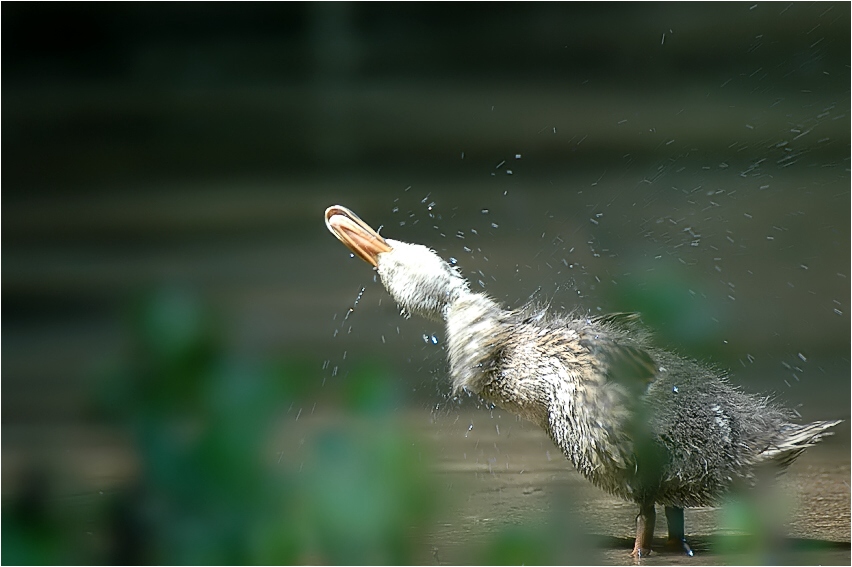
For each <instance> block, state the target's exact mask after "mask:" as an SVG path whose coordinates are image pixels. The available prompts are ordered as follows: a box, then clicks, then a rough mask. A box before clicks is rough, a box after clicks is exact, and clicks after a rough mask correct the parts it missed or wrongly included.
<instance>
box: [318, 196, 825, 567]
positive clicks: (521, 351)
mask: <svg viewBox="0 0 852 567" xmlns="http://www.w3.org/2000/svg"><path fill="white" fill-rule="evenodd" d="M325 222H326V226H327V227H328V229H329V230H330V231H331V232H332V234H334V235H335V236H336V237H337V238H338V239H339V240H340V241H341V242H343V243H344V244H345V245H346V246H347V247H348V248H349V249H350V250H351V251H352V252H353V253H354V254H355V255H357V256H358V257H359V258H361V259H362V260H364V261H366V262H367V263H369V264H371V265H372V266H373V267H374V268H375V269H376V271H377V272H378V274H379V278H380V279H381V282H382V284H383V285H384V287H385V288H386V289H387V291H388V293H389V294H390V295H391V297H393V299H394V300H395V301H396V302H397V303H398V304H399V306H400V308H401V310H402V312H403V313H404V314H405V315H407V316H409V315H418V316H421V317H425V318H427V319H431V320H435V321H442V322H443V323H444V324H445V326H446V343H447V357H448V359H449V367H450V368H449V372H450V377H451V380H452V385H453V389H454V391H456V392H458V391H468V392H471V393H473V394H476V395H479V396H480V397H481V398H482V399H484V400H485V401H487V402H490V403H493V404H495V405H497V406H500V407H502V408H504V409H505V410H507V411H509V412H512V413H514V414H516V415H518V416H521V417H522V418H525V419H527V420H529V421H532V422H533V423H535V424H537V425H538V426H540V427H541V428H542V429H544V431H546V432H547V434H548V435H549V436H550V438H551V440H552V441H553V443H554V444H556V446H558V447H559V449H560V450H561V451H562V453H563V454H564V455H565V456H566V457H567V458H568V460H569V461H571V463H573V465H574V467H575V468H576V469H577V470H578V471H579V472H580V473H581V474H582V475H583V476H585V477H586V478H587V479H588V480H590V481H591V482H592V483H594V484H595V485H596V486H598V487H600V488H602V489H603V490H605V491H607V492H609V493H610V494H613V495H615V496H618V497H620V498H622V499H625V500H628V501H633V502H635V503H636V504H638V506H639V513H638V515H637V517H636V539H635V541H634V545H633V551H632V555H633V556H634V557H637V558H639V557H645V556H647V555H649V554H650V552H651V541H652V538H653V536H654V523H655V519H656V505H661V506H663V507H664V508H665V514H666V521H667V526H668V540H667V545H666V547H667V548H673V549H675V550H678V551H679V552H682V553H685V554H686V555H690V556H691V555H692V554H693V552H692V549H691V548H690V546H689V544H688V543H687V541H686V539H685V530H684V513H683V512H684V508H687V507H695V506H709V505H713V504H717V503H718V502H719V500H720V498H721V497H723V496H724V495H725V494H727V493H728V492H729V491H730V490H731V489H733V488H735V487H737V486H740V485H744V486H748V485H752V484H754V482H755V479H756V476H757V471H758V469H759V468H760V467H763V466H765V465H770V466H773V467H776V468H777V470H783V469H784V468H786V467H787V466H788V465H789V464H790V463H791V462H793V460H795V459H796V458H797V457H798V456H799V455H800V454H801V453H802V452H803V451H804V450H805V449H806V448H808V447H810V446H812V445H814V444H815V443H817V442H818V441H819V440H820V439H821V438H823V437H824V436H826V435H830V434H831V432H830V431H828V429H829V428H831V427H833V426H835V425H837V424H838V423H840V421H841V420H833V421H816V422H813V423H808V424H804V425H800V424H796V423H794V422H793V420H792V416H791V412H789V411H788V410H786V409H784V408H782V407H780V406H777V405H775V404H774V403H773V402H771V401H770V399H769V398H768V397H759V396H755V395H751V394H747V393H744V392H742V391H740V390H739V389H738V388H736V387H734V386H732V385H731V384H730V383H729V382H728V381H727V379H726V377H725V375H724V374H723V373H722V372H720V371H718V370H716V369H714V368H711V367H709V366H707V365H705V364H702V363H699V362H697V361H695V360H691V359H688V358H684V357H681V356H679V355H676V354H674V353H671V352H669V351H666V350H663V349H660V348H658V347H656V346H654V345H653V344H652V342H651V340H650V336H649V333H648V332H647V331H646V330H645V329H644V328H643V327H642V325H641V324H640V323H639V320H638V316H637V315H635V314H623V313H622V314H613V315H605V316H590V315H584V314H582V313H580V312H579V311H575V312H571V313H567V314H552V313H549V312H548V311H547V310H536V309H533V308H525V309H520V310H508V309H505V308H503V307H502V306H501V305H500V304H498V303H497V302H496V301H494V300H493V299H491V298H490V297H488V296H487V295H486V294H484V293H478V292H474V291H471V289H470V286H469V284H468V282H467V280H465V279H464V277H462V275H461V274H460V273H459V271H458V270H457V269H456V268H455V267H454V266H451V265H450V264H448V263H447V262H446V261H444V260H443V259H442V258H441V257H440V256H438V255H437V254H436V253H435V252H434V251H433V250H430V249H429V248H427V247H425V246H421V245H419V244H409V243H407V242H400V241H397V240H391V239H390V238H388V239H385V238H383V237H382V236H380V235H379V234H378V233H377V232H376V231H375V230H373V229H372V228H371V227H370V226H369V225H367V224H366V223H365V222H364V221H362V220H361V219H360V218H358V216H357V215H356V214H355V213H353V212H352V211H350V210H349V209H347V208H345V207H342V206H339V205H335V206H332V207H329V208H328V209H327V210H326V212H325Z"/></svg>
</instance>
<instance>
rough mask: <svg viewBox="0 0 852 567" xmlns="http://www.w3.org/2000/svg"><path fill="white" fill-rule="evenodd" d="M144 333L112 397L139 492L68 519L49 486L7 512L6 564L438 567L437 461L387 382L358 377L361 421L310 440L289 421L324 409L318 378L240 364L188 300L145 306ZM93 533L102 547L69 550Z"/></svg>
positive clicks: (302, 369)
mask: <svg viewBox="0 0 852 567" xmlns="http://www.w3.org/2000/svg"><path fill="white" fill-rule="evenodd" d="M129 321H130V340H129V344H128V349H127V353H125V355H124V356H123V358H122V360H121V362H120V364H119V365H118V368H117V369H116V370H115V371H114V372H111V373H109V374H108V376H107V377H106V379H105V380H104V381H103V382H102V384H101V387H100V389H99V391H98V392H96V397H97V398H98V400H99V407H100V408H101V410H102V412H103V415H104V416H105V419H107V420H108V421H109V422H110V423H111V424H112V425H113V426H117V427H119V428H121V429H122V430H124V431H126V432H127V433H128V434H129V437H130V439H132V442H133V445H134V447H133V449H134V452H135V453H136V454H137V458H138V463H139V470H138V474H137V476H136V478H134V479H132V480H130V481H129V482H128V483H127V484H126V486H125V487H124V488H122V489H120V490H118V491H116V492H113V493H111V494H109V495H108V496H107V497H106V501H105V503H103V504H102V505H99V506H95V507H94V509H92V508H91V507H90V508H89V509H86V510H84V509H82V508H78V509H76V511H75V513H74V514H71V515H70V516H68V517H66V518H60V517H57V515H56V514H55V513H54V511H55V509H56V506H55V504H52V503H51V501H50V497H49V496H48V495H47V491H46V486H47V484H49V483H48V482H40V483H37V484H36V485H34V486H33V487H32V489H31V490H30V491H29V492H28V493H26V494H20V495H19V496H18V498H17V499H16V500H15V501H14V502H13V503H12V504H10V505H9V506H8V507H7V508H6V509H4V515H3V517H4V522H3V536H4V544H5V545H4V551H3V561H4V562H7V563H22V564H23V563H33V564H50V563H79V562H82V563H115V564H136V563H153V564H257V563H260V564H282V563H283V564H292V563H342V564H361V563H370V564H376V563H412V562H417V561H418V558H419V557H420V556H421V555H423V544H422V542H421V541H420V540H419V539H418V533H419V532H420V531H422V529H423V528H424V527H426V526H428V523H429V518H430V516H431V514H432V512H433V511H434V509H435V506H436V505H437V503H438V499H436V498H435V494H434V490H433V487H432V486H431V484H430V478H431V477H430V476H429V474H428V473H427V465H428V462H429V459H428V456H427V457H424V456H423V455H422V453H421V452H422V448H421V447H419V445H418V443H417V440H416V439H414V438H412V436H410V435H408V434H406V432H405V431H404V430H403V429H402V428H401V427H399V425H398V423H397V422H396V421H395V420H394V419H393V416H392V415H391V411H392V410H393V409H394V407H395V402H396V401H397V400H396V398H395V395H394V393H393V389H392V388H387V387H386V386H385V385H386V383H388V382H390V379H389V377H388V376H387V373H386V372H384V373H383V372H382V371H381V368H379V367H378V366H376V365H369V366H366V367H364V368H357V367H356V368H353V370H352V372H351V374H350V376H348V381H347V382H346V383H345V386H344V388H342V390H343V394H342V398H343V399H342V400H341V401H342V404H341V405H342V409H345V410H346V411H347V412H348V413H342V414H334V417H333V418H332V419H329V420H327V421H328V422H327V423H325V422H322V423H320V424H319V425H316V424H314V425H312V426H311V427H310V428H306V427H305V428H303V427H301V424H302V423H304V420H305V419H306V418H302V421H301V422H300V421H299V420H298V418H294V417H293V412H289V413H288V407H292V406H293V405H296V406H302V405H308V404H311V403H315V402H311V398H310V396H311V395H312V393H313V392H315V388H314V387H313V386H311V384H313V383H319V382H321V379H322V376H321V371H320V369H319V368H320V365H319V364H318V363H317V364H315V365H313V366H310V365H309V364H307V363H306V362H304V361H296V362H294V363H284V364H264V363H261V362H259V361H256V360H246V359H245V358H243V357H240V356H238V355H235V354H234V353H233V352H231V349H229V348H228V345H227V343H226V341H225V340H224V338H223V333H222V324H221V322H220V321H219V320H218V318H217V316H216V315H215V313H213V312H212V311H211V310H210V309H209V308H207V307H206V306H205V305H203V304H202V303H201V302H200V301H199V299H198V297H197V296H196V295H195V294H193V293H190V292H187V291H181V290H163V291H159V292H156V293H153V294H150V295H147V296H145V297H144V298H141V299H140V300H139V301H138V302H136V304H135V306H134V307H133V309H131V317H129ZM299 413H301V412H299ZM305 413H306V414H307V413H309V412H307V411H306V412H305ZM285 416H286V420H284V423H283V426H282V419H284V418H285ZM293 439H296V440H297V441H294V442H292V443H291V442H290V440H293ZM282 445H283V446H284V447H285V448H284V449H282V450H277V449H276V447H281V446H282ZM424 461H425V462H424ZM34 478H35V477H34ZM81 522H85V523H87V524H88V525H90V527H91V528H92V532H94V533H97V534H99V536H100V539H101V542H102V543H101V544H100V545H90V546H88V547H85V546H84V547H81V546H79V545H78V544H77V543H76V542H74V541H70V540H69V539H68V538H67V537H64V536H63V534H68V533H74V532H76V531H78V528H79V525H80V523H81Z"/></svg>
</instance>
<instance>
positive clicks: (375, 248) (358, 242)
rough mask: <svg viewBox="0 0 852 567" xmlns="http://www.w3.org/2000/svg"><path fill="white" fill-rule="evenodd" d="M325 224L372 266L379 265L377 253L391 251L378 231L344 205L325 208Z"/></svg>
mask: <svg viewBox="0 0 852 567" xmlns="http://www.w3.org/2000/svg"><path fill="white" fill-rule="evenodd" d="M325 226H327V227H328V230H330V231H331V233H332V234H333V235H334V236H336V237H337V239H338V240H339V241H341V242H342V243H343V244H345V245H346V247H347V248H349V249H350V250H352V252H354V253H355V255H356V256H358V257H359V258H361V259H362V260H364V261H365V262H367V263H370V264H372V265H373V267H374V268H375V267H377V266H378V265H379V254H382V253H383V252H390V251H391V247H390V245H388V243H387V242H385V239H384V238H382V237H381V236H379V233H378V232H376V231H375V230H373V229H372V228H371V227H370V225H368V224H367V223H365V222H364V221H362V220H361V219H360V218H358V215H356V214H355V213H353V212H352V211H350V210H349V209H347V208H346V207H341V206H340V205H332V206H331V207H329V208H327V209H326V210H325Z"/></svg>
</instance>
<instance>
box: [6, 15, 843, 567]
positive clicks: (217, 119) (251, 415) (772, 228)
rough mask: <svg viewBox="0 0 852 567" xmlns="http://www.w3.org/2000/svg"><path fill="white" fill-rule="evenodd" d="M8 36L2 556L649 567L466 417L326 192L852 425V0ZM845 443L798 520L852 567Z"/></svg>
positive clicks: (477, 265)
mask: <svg viewBox="0 0 852 567" xmlns="http://www.w3.org/2000/svg"><path fill="white" fill-rule="evenodd" d="M2 32H3V36H2V48H3V53H2V79H3V87H2V111H3V121H2V137H3V149H2V152H3V155H2V157H3V165H4V166H5V167H4V168H3V175H2V181H3V194H2V201H3V202H2V204H3V218H2V220H3V224H2V236H3V265H2V267H3V319H2V321H3V329H2V338H3V362H2V393H3V396H2V494H3V524H2V530H3V534H2V535H3V543H4V546H3V556H2V560H3V562H4V563H207V564H218V563H446V562H453V563H458V562H463V563H464V562H473V563H495V562H498V563H499V562H505V563H521V562H524V563H570V562H579V563H585V562H588V561H593V560H599V561H609V562H611V561H616V562H618V561H627V560H628V559H629V558H628V557H627V552H628V551H629V549H630V547H629V546H630V541H629V535H630V533H631V531H632V529H633V527H632V519H633V516H634V515H635V511H633V509H632V507H630V506H627V505H624V506H625V507H621V505H620V504H617V503H616V504H609V508H606V509H605V510H604V511H601V510H602V509H601V506H602V504H600V501H598V500H584V499H587V498H592V499H594V498H606V497H605V496H601V495H600V494H597V493H596V492H595V493H593V494H594V495H593V496H586V495H585V493H580V492H577V491H581V490H583V489H582V488H579V487H581V486H582V487H584V486H585V484H584V481H582V479H578V478H577V477H576V475H575V473H573V471H572V470H571V468H570V465H569V464H568V463H567V462H566V461H565V460H564V459H563V458H562V457H561V456H560V455H559V454H558V451H556V450H555V449H554V447H553V446H552V444H550V442H549V441H548V440H547V438H546V437H544V436H543V434H541V433H540V432H538V431H536V430H535V428H533V427H532V426H530V425H525V424H523V423H520V422H518V421H517V420H515V419H514V418H512V417H511V416H508V415H506V414H503V413H501V412H500V411H499V410H495V409H493V408H485V407H480V405H479V404H478V403H477V401H476V400H470V399H466V398H465V399H456V398H453V397H452V395H451V392H450V388H449V385H448V383H447V380H446V364H445V362H444V352H443V336H442V329H441V328H440V326H439V325H433V324H431V323H428V322H424V321H419V320H405V319H403V318H401V317H400V316H399V313H398V311H397V309H396V307H395V306H394V305H393V304H392V302H391V301H390V300H389V299H388V298H387V297H386V295H385V292H384V290H383V289H382V288H381V286H380V284H378V283H376V281H375V278H374V277H373V272H371V270H370V269H369V266H367V265H366V264H364V263H363V262H361V261H359V260H357V259H353V258H351V257H350V254H349V253H348V251H347V250H346V249H345V248H344V247H343V246H342V245H340V243H339V242H337V241H336V240H335V239H334V238H333V237H332V236H331V235H330V234H329V233H328V232H327V230H326V228H325V226H324V224H323V218H322V213H323V211H324V210H325V208H326V207H327V206H329V205H332V204H342V205H345V206H347V207H349V208H351V209H352V210H354V211H355V212H356V213H358V214H359V215H360V216H361V217H362V218H363V219H364V220H365V221H366V222H368V223H370V224H371V225H373V226H376V227H378V226H382V232H383V234H385V235H387V236H389V237H392V238H396V239H399V240H407V241H413V242H418V243H422V244H426V245H428V246H430V247H432V248H434V249H436V250H437V251H438V252H439V253H440V254H442V255H443V256H445V257H447V258H454V259H456V260H457V262H458V265H459V266H460V268H461V269H462V272H463V273H464V274H465V275H466V276H467V277H469V279H470V280H471V283H472V285H473V287H474V288H476V289H482V290H484V291H486V292H487V293H489V294H491V295H492V296H493V297H495V298H497V299H499V300H501V301H503V302H504V303H505V304H507V305H508V306H510V307H517V306H520V305H523V304H524V303H526V302H528V301H530V300H532V301H539V302H550V303H551V304H552V306H553V308H555V309H566V310H567V309H573V308H578V309H581V310H584V311H585V310H588V311H591V312H607V311H619V310H626V311H639V312H642V314H643V318H644V320H645V322H646V323H648V324H649V325H650V326H651V327H652V328H653V329H654V331H655V333H656V335H657V339H658V340H659V342H660V343H661V344H663V345H667V346H671V347H672V348H675V349H677V350H678V351H679V352H681V353H683V354H685V355H689V356H693V357H697V358H700V359H702V360H707V361H710V362H712V363H713V364H716V365H717V366H719V367H721V368H726V369H730V370H731V371H732V372H733V376H732V380H733V381H734V382H735V383H737V384H739V385H742V387H743V388H745V389H747V390H750V391H765V392H768V393H772V394H774V395H775V396H776V397H777V398H778V399H779V400H780V401H782V402H783V403H785V404H787V405H789V406H790V407H793V408H795V409H796V411H798V412H799V413H800V414H801V416H802V418H803V419H805V420H813V419H833V418H844V419H847V420H848V418H849V416H850V404H849V400H850V378H849V376H850V358H849V357H850V323H849V307H850V306H849V300H850V288H849V277H850V269H849V268H850V175H849V166H850V163H849V157H850V99H849V92H850V91H849V86H850V67H849V49H850V6H849V4H848V3H817V4H802V3H791V4H786V3H782V4H778V3H757V4H752V3H731V4H729V3H712V4H711V3H708V4H702V3H684V4H679V3H674V4H672V3H665V4H647V3H627V4H607V3H590V4H580V3H546V4H539V3H523V4H515V3H506V4H479V3H477V4H461V3H434V4H433V3H429V4H416V3H404V4H388V3H378V4H373V3H370V4H339V3H310V4H303V3H270V4H266V3H264V4H231V3H222V4H219V3H217V4H195V3H191V4H159V3H157V4H134V3H122V4H101V3H97V4H53V3H50V4H42V3H4V4H3V6H2ZM848 431H849V428H848V422H847V423H846V424H844V425H841V426H840V427H839V428H838V435H837V436H835V437H834V438H832V439H830V440H829V441H827V442H826V443H825V444H824V447H825V448H818V449H815V450H814V451H817V450H823V451H825V453H820V454H821V455H824V457H823V461H820V462H825V463H828V464H826V465H825V466H824V469H820V470H829V469H830V470H833V471H834V472H835V473H838V474H839V475H840V476H839V477H838V478H839V480H838V479H837V478H835V477H828V476H826V477H819V476H818V475H817V474H816V473H815V472H813V471H811V469H808V470H809V471H811V472H810V473H809V474H811V479H812V480H813V479H818V478H822V479H823V480H824V481H825V482H824V483H823V484H820V483H819V482H817V481H816V480H813V482H810V483H808V484H809V485H810V486H811V487H817V488H814V490H819V491H821V492H818V493H816V494H814V495H813V498H814V499H817V498H819V499H820V501H821V502H823V505H826V504H824V503H825V502H830V503H831V506H836V507H829V508H823V509H822V510H816V511H815V512H814V516H815V517H827V516H830V517H831V518H832V519H831V520H830V521H828V523H827V525H822V524H820V523H819V522H816V523H814V522H810V521H808V522H805V524H807V526H809V527H807V528H803V530H804V531H800V532H797V533H799V535H800V536H801V537H802V538H805V539H809V540H811V541H832V542H837V541H840V542H845V551H843V553H842V554H841V555H839V556H832V557H833V558H834V559H836V560H838V562H843V563H848V557H849V546H848V542H849V483H848V477H849V433H848ZM807 458H808V456H807V454H806V456H805V457H803V459H802V460H805V459H807ZM798 465H799V464H798V463H797V465H796V466H798ZM802 466H803V467H804V466H805V465H802ZM807 466H811V465H807ZM814 466H816V465H814ZM496 469H499V470H500V471H502V473H500V474H502V476H500V475H499V474H497V473H495V470H496ZM801 470H802V471H805V469H804V468H803V469H801ZM524 474H526V476H524ZM791 474H792V473H791ZM826 474H827V473H826ZM535 475H538V476H535ZM495 478H496V480H495ZM527 478H533V479H534V480H531V481H527V480H526V479H527ZM826 479H827V480H826ZM844 479H845V480H844ZM495 482H496V483H497V484H489V483H495ZM575 487H578V488H576V490H575ZM592 490H594V489H592ZM471 495H475V497H473V496H471ZM504 497H505V498H504ZM814 501H815V500H814ZM584 502H586V504H583V503H584ZM587 502H595V503H594V504H588V503H587ZM606 502H614V501H611V500H606ZM583 506H589V507H590V508H583ZM572 507H574V508H577V507H579V508H580V509H581V510H585V512H584V513H582V514H568V515H566V514H564V513H562V512H563V511H564V510H567V509H572ZM828 510H830V511H831V513H830V514H829V513H828V512H827V511H828ZM610 512H612V517H611V518H610V516H608V515H607V514H609V513H610ZM688 514H689V513H688ZM661 516H662V514H661ZM584 518H585V519H588V518H597V519H598V521H599V524H600V526H599V527H598V528H594V526H593V527H591V528H589V527H588V525H587V522H585V521H584ZM688 518H689V516H688ZM688 521H689V520H688ZM592 523H593V524H594V522H592ZM734 523H736V522H734ZM793 523H794V525H798V524H795V521H794V522H793ZM575 524H576V525H575ZM541 526H545V527H544V528H542V527H541ZM820 526H821V527H820ZM584 529H590V530H592V531H593V532H596V533H598V534H599V535H600V534H601V533H603V534H604V535H606V534H607V532H606V530H607V529H611V530H612V531H613V536H612V537H613V538H616V539H615V540H607V541H609V543H610V544H611V545H610V547H613V548H618V549H617V551H618V553H619V554H618V555H615V556H614V557H617V558H618V559H611V558H607V557H603V558H602V557H601V556H597V555H594V554H595V553H596V551H595V550H596V549H598V548H599V547H600V545H597V546H595V545H593V546H587V545H583V543H585V542H586V541H587V539H584V538H583V537H582V536H581V535H576V536H574V535H572V536H571V537H568V538H566V535H565V534H566V533H571V534H581V532H582V530H584ZM715 529H716V524H715V520H713V521H711V520H708V522H707V526H706V533H714V530H715ZM808 530H811V531H808ZM820 530H822V531H820ZM794 531H795V530H794ZM618 538H622V539H623V541H622V539H618ZM613 541H614V543H613ZM606 546H607V545H606V542H605V544H604V547H606ZM625 546H626V547H625ZM621 547H625V549H620V548H621ZM711 547H712V546H711ZM622 551H623V553H622ZM708 554H709V552H707V554H705V557H707V556H708ZM622 556H623V557H622ZM710 557H711V559H710V561H711V562H718V561H719V558H718V557H715V556H712V555H710ZM832 557H829V559H828V560H827V561H828V562H831V561H832V560H833V559H832ZM769 560H777V557H772V558H771V559H769ZM821 561H823V562H825V561H826V559H825V558H822V559H821Z"/></svg>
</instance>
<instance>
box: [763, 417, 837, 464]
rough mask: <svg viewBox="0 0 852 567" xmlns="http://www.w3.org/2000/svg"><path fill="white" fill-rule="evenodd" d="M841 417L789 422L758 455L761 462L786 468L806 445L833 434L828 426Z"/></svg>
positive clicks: (809, 445) (811, 445)
mask: <svg viewBox="0 0 852 567" xmlns="http://www.w3.org/2000/svg"><path fill="white" fill-rule="evenodd" d="M842 421H843V420H842V419H835V420H831V421H814V422H813V423H806V424H804V425H798V424H790V425H787V426H785V427H783V428H782V429H781V431H779V435H778V437H777V438H776V440H775V442H774V443H772V444H770V445H769V446H768V447H767V448H766V449H765V450H764V451H763V452H762V453H761V455H760V457H761V458H760V460H761V461H763V462H769V461H771V462H772V463H773V464H775V465H776V466H778V467H781V468H782V469H785V468H787V467H788V466H789V465H790V464H791V463H792V462H793V461H795V460H796V458H798V456H799V455H801V454H802V452H803V451H804V450H805V449H807V448H808V447H813V446H814V445H816V444H817V443H819V442H820V441H821V440H822V438H823V437H827V436H829V435H834V432H833V431H828V429H829V428H831V427H834V426H835V425H837V424H838V423H841V422H842Z"/></svg>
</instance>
